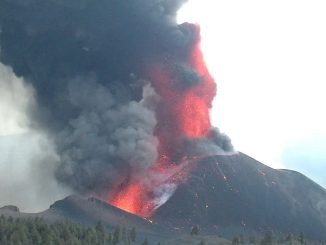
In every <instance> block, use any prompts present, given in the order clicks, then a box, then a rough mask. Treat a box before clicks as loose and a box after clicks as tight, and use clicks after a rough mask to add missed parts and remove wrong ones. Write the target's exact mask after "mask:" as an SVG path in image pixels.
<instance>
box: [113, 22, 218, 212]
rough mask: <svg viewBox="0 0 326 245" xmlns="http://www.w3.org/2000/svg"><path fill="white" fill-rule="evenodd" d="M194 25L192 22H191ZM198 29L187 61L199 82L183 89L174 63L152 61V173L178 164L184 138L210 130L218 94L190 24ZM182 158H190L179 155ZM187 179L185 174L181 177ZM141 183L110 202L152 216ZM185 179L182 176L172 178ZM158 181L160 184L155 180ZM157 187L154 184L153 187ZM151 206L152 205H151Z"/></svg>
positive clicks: (161, 171)
mask: <svg viewBox="0 0 326 245" xmlns="http://www.w3.org/2000/svg"><path fill="white" fill-rule="evenodd" d="M189 25H191V24H189ZM191 28H193V29H194V31H195V32H196V37H197V40H196V42H195V43H194V45H193V48H192V50H191V52H190V53H189V55H188V57H186V59H185V61H184V63H185V64H186V65H187V66H190V67H191V68H193V69H194V70H195V71H196V72H197V74H198V75H199V77H200V80H201V81H200V83H198V84H196V85H192V86H191V85H190V87H189V88H185V89H180V88H178V86H177V84H178V83H180V82H181V83H182V81H176V80H175V79H176V78H175V77H176V76H175V74H174V72H175V71H174V70H173V69H172V68H173V60H172V61H171V64H172V65H171V64H170V63H169V64H163V63H153V64H151V66H150V69H149V79H150V80H151V81H152V85H153V87H154V88H155V90H156V92H157V93H158V94H159V95H160V97H161V102H160V105H159V109H158V110H157V115H156V116H157V119H158V125H157V128H156V131H155V135H156V136H157V138H158V139H159V146H158V153H159V159H158V161H157V163H156V165H155V166H154V167H153V168H152V169H151V170H150V171H151V173H152V174H154V175H155V173H157V174H158V175H159V174H160V175H162V173H164V171H168V169H169V168H171V167H173V166H176V164H175V163H174V162H173V161H175V155H177V154H176V152H177V150H178V149H180V148H182V144H183V140H184V139H187V138H188V139H200V138H205V137H207V136H208V134H209V132H210V129H211V122H210V116H209V110H210V108H211V104H212V100H213V98H214V96H215V94H216V85H215V81H214V79H213V77H212V76H211V74H210V73H209V71H208V69H207V67H206V64H205V62H204V58H203V54H202V51H201V49H200V28H199V26H194V25H191ZM179 157H180V159H179V161H182V159H183V158H187V156H186V155H184V156H182V155H181V156H179ZM182 178H184V176H182ZM141 181H142V180H140V182H139V183H138V182H137V183H135V182H131V183H129V184H128V185H127V186H126V187H124V188H121V189H120V190H118V192H117V194H115V195H113V196H112V197H111V198H110V201H109V202H110V203H111V204H112V205H114V206H116V207H118V208H120V209H123V210H125V211H127V212H130V213H133V214H136V215H139V216H143V217H149V216H150V215H151V214H152V212H153V211H154V210H153V203H150V202H151V198H150V197H149V196H148V190H146V189H145V188H144V185H143V184H142V183H141ZM171 181H172V182H173V181H175V182H176V183H180V182H182V179H181V178H179V177H176V176H175V177H174V178H172V180H171ZM156 184H157V183H156ZM152 188H154V187H152ZM151 207H152V208H151Z"/></svg>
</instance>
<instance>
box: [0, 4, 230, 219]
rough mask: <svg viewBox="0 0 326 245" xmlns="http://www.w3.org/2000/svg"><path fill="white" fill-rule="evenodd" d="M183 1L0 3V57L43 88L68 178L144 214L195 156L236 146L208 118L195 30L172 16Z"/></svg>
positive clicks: (42, 122)
mask: <svg viewBox="0 0 326 245" xmlns="http://www.w3.org/2000/svg"><path fill="white" fill-rule="evenodd" d="M184 2H185V1H184V0H180V1H176V0H119V1H118V0H98V1H93V0H73V1H63V0H28V1H26V0H24V1H22V0H2V1H1V2H0V28H1V33H0V45H1V53H0V61H1V62H2V63H4V64H6V65H9V66H11V67H12V68H13V70H14V72H15V73H16V75H17V76H22V77H24V79H25V80H26V81H27V82H28V83H29V84H31V85H32V86H33V88H34V89H35V93H36V99H37V103H38V106H37V107H35V108H32V109H31V110H30V112H29V113H30V117H31V118H33V123H32V126H33V127H34V128H35V129H40V130H43V131H46V132H47V134H49V135H50V136H51V140H52V141H53V142H55V146H56V147H55V149H56V152H57V154H58V155H59V157H60V160H59V164H58V166H57V167H56V169H55V174H56V177H57V180H59V181H60V182H61V183H64V184H66V185H67V186H69V187H71V188H73V189H74V190H75V191H76V192H78V193H82V194H86V195H97V196H99V197H101V198H103V199H105V200H107V201H108V202H110V203H112V204H114V205H116V206H118V207H120V208H122V209H125V210H127V211H129V212H133V213H136V214H140V215H143V216H147V215H149V214H150V213H151V212H152V211H153V210H154V209H155V208H156V207H157V205H159V204H160V203H161V202H162V201H161V200H162V199H166V198H168V194H167V192H171V191H173V189H174V187H175V186H176V185H177V184H178V182H180V181H181V180H180V178H179V177H176V176H175V174H176V172H177V171H178V172H180V171H184V172H187V170H185V169H186V168H183V166H184V165H185V164H186V162H187V161H189V160H190V159H191V158H192V157H193V156H196V157H200V156H205V155H208V154H209V155H211V154H214V152H216V153H219V152H224V151H232V146H231V144H230V141H229V139H228V138H227V137H226V136H224V135H222V134H220V133H219V132H218V131H217V130H215V129H212V126H211V123H210V118H209V109H210V107H211V102H212V100H213V98H214V96H215V92H216V86H215V83H214V79H213V78H212V77H211V75H210V74H209V72H208V70H207V68H206V65H205V63H204V61H203V56H202V53H201V50H200V34H199V27H198V26H196V25H192V24H188V23H185V24H182V25H177V24H176V12H177V10H178V9H179V7H180V6H181V5H182V4H183V3H184ZM178 176H180V175H178ZM181 176H184V175H183V174H181Z"/></svg>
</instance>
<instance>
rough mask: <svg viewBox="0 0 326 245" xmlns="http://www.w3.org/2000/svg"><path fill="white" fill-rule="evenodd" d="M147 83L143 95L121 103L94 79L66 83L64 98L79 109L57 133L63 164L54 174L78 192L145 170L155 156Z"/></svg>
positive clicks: (152, 98)
mask: <svg viewBox="0 0 326 245" xmlns="http://www.w3.org/2000/svg"><path fill="white" fill-rule="evenodd" d="M157 100H158V96H157V95H156V94H155V92H154V90H153V88H151V86H150V85H147V86H145V87H144V91H143V98H142V99H141V100H140V101H139V102H136V101H131V102H129V103H126V104H123V105H120V104H119V103H117V102H116V101H115V99H114V98H113V96H112V94H111V93H110V91H109V90H108V89H107V88H106V87H105V86H103V85H101V84H99V83H97V82H96V81H94V80H90V79H88V80H84V79H75V80H74V81H72V82H70V83H69V86H68V92H67V101H69V103H71V106H72V107H73V108H76V109H77V110H81V113H79V114H78V115H77V117H76V118H72V119H71V120H70V122H69V125H68V126H67V127H66V128H65V129H64V130H63V131H62V132H61V133H60V134H59V136H58V137H56V141H57V145H58V152H59V154H60V156H61V165H60V167H59V169H58V172H57V177H58V179H59V180H62V181H63V182H65V183H68V184H69V185H70V186H72V187H73V188H74V189H76V190H78V191H79V192H81V193H83V192H84V193H85V192H86V193H87V192H92V191H94V190H96V191H97V192H98V193H97V194H103V193H105V192H106V191H107V189H108V186H110V187H113V186H117V185H119V184H121V183H122V182H123V181H125V180H126V179H128V178H130V177H131V176H129V175H130V173H132V175H133V176H137V177H140V176H141V175H143V173H146V169H148V168H150V167H151V166H152V165H153V163H155V162H156V160H157V139H156V138H155V136H154V129H155V126H156V123H157V121H156V119H155V111H154V110H155V101H157Z"/></svg>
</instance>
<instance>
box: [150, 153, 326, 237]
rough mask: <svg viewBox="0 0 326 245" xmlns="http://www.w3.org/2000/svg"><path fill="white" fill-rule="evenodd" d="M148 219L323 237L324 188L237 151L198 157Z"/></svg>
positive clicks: (215, 228)
mask: <svg viewBox="0 0 326 245" xmlns="http://www.w3.org/2000/svg"><path fill="white" fill-rule="evenodd" d="M153 219H154V220H155V221H156V222H159V223H160V222H165V223H166V225H171V226H178V227H185V228H187V227H189V226H191V225H193V224H198V225H200V226H201V228H202V229H203V230H205V231H206V232H213V231H214V232H216V231H218V230H223V229H225V228H226V227H229V228H230V227H232V228H233V231H238V232H239V231H241V232H243V231H244V232H246V231H258V232H264V231H266V230H273V231H275V232H281V233H288V232H292V233H296V234H298V233H300V232H304V233H305V235H306V237H309V238H312V239H326V191H325V189H323V188H322V187H320V186H319V185H317V184H316V183H314V182H313V181H311V180H310V179H308V178H306V177H305V176H303V175H302V174H300V173H298V172H294V171H290V170H275V169H272V168H269V167H267V166H266V165H263V164H261V163H260V162H258V161H256V160H254V159H252V158H250V157H249V156H246V155H245V154H242V153H239V154H235V155H229V156H215V157H210V158H207V159H205V160H203V161H201V162H199V163H198V165H197V166H196V167H195V169H194V170H193V171H192V174H191V176H190V177H189V179H188V180H187V181H186V182H185V183H184V184H182V185H181V186H179V187H178V189H177V190H176V192H175V193H174V195H173V196H172V197H171V199H170V200H169V201H168V202H167V203H166V204H164V205H163V206H161V207H160V208H159V209H158V210H157V212H156V213H155V215H154V217H153Z"/></svg>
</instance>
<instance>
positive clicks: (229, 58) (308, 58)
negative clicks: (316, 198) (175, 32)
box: [178, 0, 326, 187]
mask: <svg viewBox="0 0 326 245" xmlns="http://www.w3.org/2000/svg"><path fill="white" fill-rule="evenodd" d="M325 12H326V2H325V1H322V0H320V1H319V0H273V1H266V0H246V1H243V0H231V1H220V0H214V1H211V0H189V2H188V4H186V5H185V6H184V7H183V8H182V9H181V11H179V16H178V21H179V22H180V23H181V22H184V21H188V22H197V23H199V24H200V25H201V30H202V32H201V33H202V48H203V51H204V55H205V58H206V61H207V64H208V66H209V69H210V71H211V73H212V74H213V75H214V77H215V80H216V83H217V86H218V93H217V97H216V99H215V101H214V107H213V110H212V114H211V116H212V120H213V122H214V125H215V126H218V127H219V128H220V129H221V130H222V131H223V132H225V133H227V134H228V135H229V136H230V137H231V139H232V141H233V144H234V145H235V147H236V149H237V150H239V151H242V152H244V153H246V154H248V155H250V156H252V157H254V158H256V159H257V160H259V161H262V162H263V163H265V164H267V165H270V166H272V167H274V168H290V169H294V170H297V171H300V172H302V173H304V174H306V175H307V176H309V177H310V178H313V179H314V180H315V181H317V182H318V183H319V184H321V185H323V186H324V187H326V127H325V126H326V113H325V106H326V96H325V92H326V90H325V88H326V86H325V84H326V45H325V43H326V15H325Z"/></svg>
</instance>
